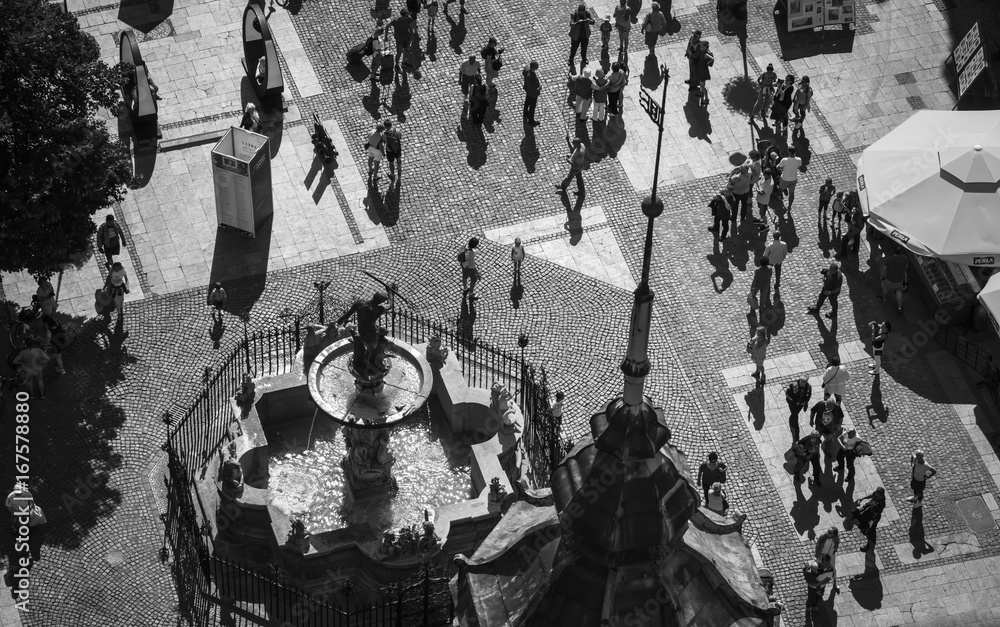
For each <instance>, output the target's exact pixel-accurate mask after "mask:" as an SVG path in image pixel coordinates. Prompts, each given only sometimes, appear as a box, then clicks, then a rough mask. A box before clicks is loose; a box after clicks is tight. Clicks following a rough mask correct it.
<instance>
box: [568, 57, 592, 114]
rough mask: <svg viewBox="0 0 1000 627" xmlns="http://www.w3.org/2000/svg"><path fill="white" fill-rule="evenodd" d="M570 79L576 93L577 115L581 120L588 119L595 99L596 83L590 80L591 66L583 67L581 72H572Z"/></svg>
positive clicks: (575, 108)
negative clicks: (588, 113)
mask: <svg viewBox="0 0 1000 627" xmlns="http://www.w3.org/2000/svg"><path fill="white" fill-rule="evenodd" d="M569 80H570V82H571V83H572V84H573V93H575V94H576V104H575V105H574V110H575V111H576V117H577V119H580V120H586V119H587V112H588V111H590V103H591V102H592V101H593V99H594V83H593V82H592V81H591V80H590V68H586V67H585V68H583V69H582V70H581V71H580V73H579V74H573V73H572V72H570V75H569Z"/></svg>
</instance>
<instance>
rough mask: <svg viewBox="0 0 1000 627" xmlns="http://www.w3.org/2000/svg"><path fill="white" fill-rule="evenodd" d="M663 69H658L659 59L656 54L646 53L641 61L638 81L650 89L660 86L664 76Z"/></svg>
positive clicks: (653, 89)
mask: <svg viewBox="0 0 1000 627" xmlns="http://www.w3.org/2000/svg"><path fill="white" fill-rule="evenodd" d="M664 76H665V75H664V73H663V70H662V69H660V60H659V59H657V58H656V55H651V54H647V55H646V60H645V61H643V63H642V74H641V75H640V76H639V83H640V84H641V85H642V86H643V87H645V88H646V89H648V90H650V91H655V90H657V89H659V88H660V84H661V83H662V82H663V78H664Z"/></svg>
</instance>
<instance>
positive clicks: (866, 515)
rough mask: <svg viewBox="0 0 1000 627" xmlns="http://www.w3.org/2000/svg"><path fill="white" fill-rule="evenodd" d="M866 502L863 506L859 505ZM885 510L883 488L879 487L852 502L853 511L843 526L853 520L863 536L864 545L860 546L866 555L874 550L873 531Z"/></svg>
mask: <svg viewBox="0 0 1000 627" xmlns="http://www.w3.org/2000/svg"><path fill="white" fill-rule="evenodd" d="M865 501H867V503H865V504H864V505H863V506H862V505H861V503H863V502H865ZM884 510H885V488H883V487H882V486H879V487H877V488H875V491H874V492H872V493H871V494H869V495H868V496H866V497H864V498H861V499H858V500H857V501H855V502H854V509H853V510H851V514H850V516H848V518H847V520H845V521H844V522H845V524H846V523H847V521H849V520H854V522H855V523H857V525H858V529H859V530H861V533H863V534H865V539H866V540H867V542H865V544H864V545H862V546H861V549H860V550H861V551H862V552H864V553H867V552H868V551H871V550H873V549H874V548H875V530H876V529H877V528H878V524H879V522H880V521H881V520H882V512H883V511H884Z"/></svg>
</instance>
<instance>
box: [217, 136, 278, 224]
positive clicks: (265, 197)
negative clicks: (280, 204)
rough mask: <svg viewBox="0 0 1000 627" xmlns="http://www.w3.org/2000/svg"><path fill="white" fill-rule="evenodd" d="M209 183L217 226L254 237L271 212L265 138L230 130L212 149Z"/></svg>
mask: <svg viewBox="0 0 1000 627" xmlns="http://www.w3.org/2000/svg"><path fill="white" fill-rule="evenodd" d="M212 179H213V181H214V183H215V212H216V218H217V219H218V222H219V226H221V227H223V228H227V229H231V230H234V231H237V232H238V233H241V234H242V235H246V236H248V237H254V236H255V235H256V233H257V229H259V228H260V227H261V225H262V224H263V223H264V221H265V220H266V219H267V218H268V217H269V216H270V215H271V214H272V213H273V212H274V205H273V202H272V198H271V151H270V146H269V143H268V138H267V136H265V135H259V134H257V133H251V132H250V131H247V130H244V129H242V128H236V127H233V128H230V129H229V130H228V131H227V132H226V134H225V135H224V136H223V137H222V139H221V140H219V143H218V144H216V145H215V148H213V149H212Z"/></svg>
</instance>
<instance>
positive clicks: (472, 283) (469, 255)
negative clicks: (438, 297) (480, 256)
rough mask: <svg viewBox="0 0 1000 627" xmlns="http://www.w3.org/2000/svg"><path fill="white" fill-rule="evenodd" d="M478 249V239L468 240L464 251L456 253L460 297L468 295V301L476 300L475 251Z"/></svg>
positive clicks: (477, 278) (476, 274)
mask: <svg viewBox="0 0 1000 627" xmlns="http://www.w3.org/2000/svg"><path fill="white" fill-rule="evenodd" d="M477 248H479V238H478V237H473V238H472V239H470V240H469V244H468V246H466V247H465V250H463V251H462V252H460V253H458V263H459V264H461V266H462V295H463V296H464V295H466V294H468V295H469V300H470V301H475V300H477V298H478V297H477V296H476V295H475V290H476V283H478V282H479V276H480V275H479V270H478V269H477V268H476V249H477Z"/></svg>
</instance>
